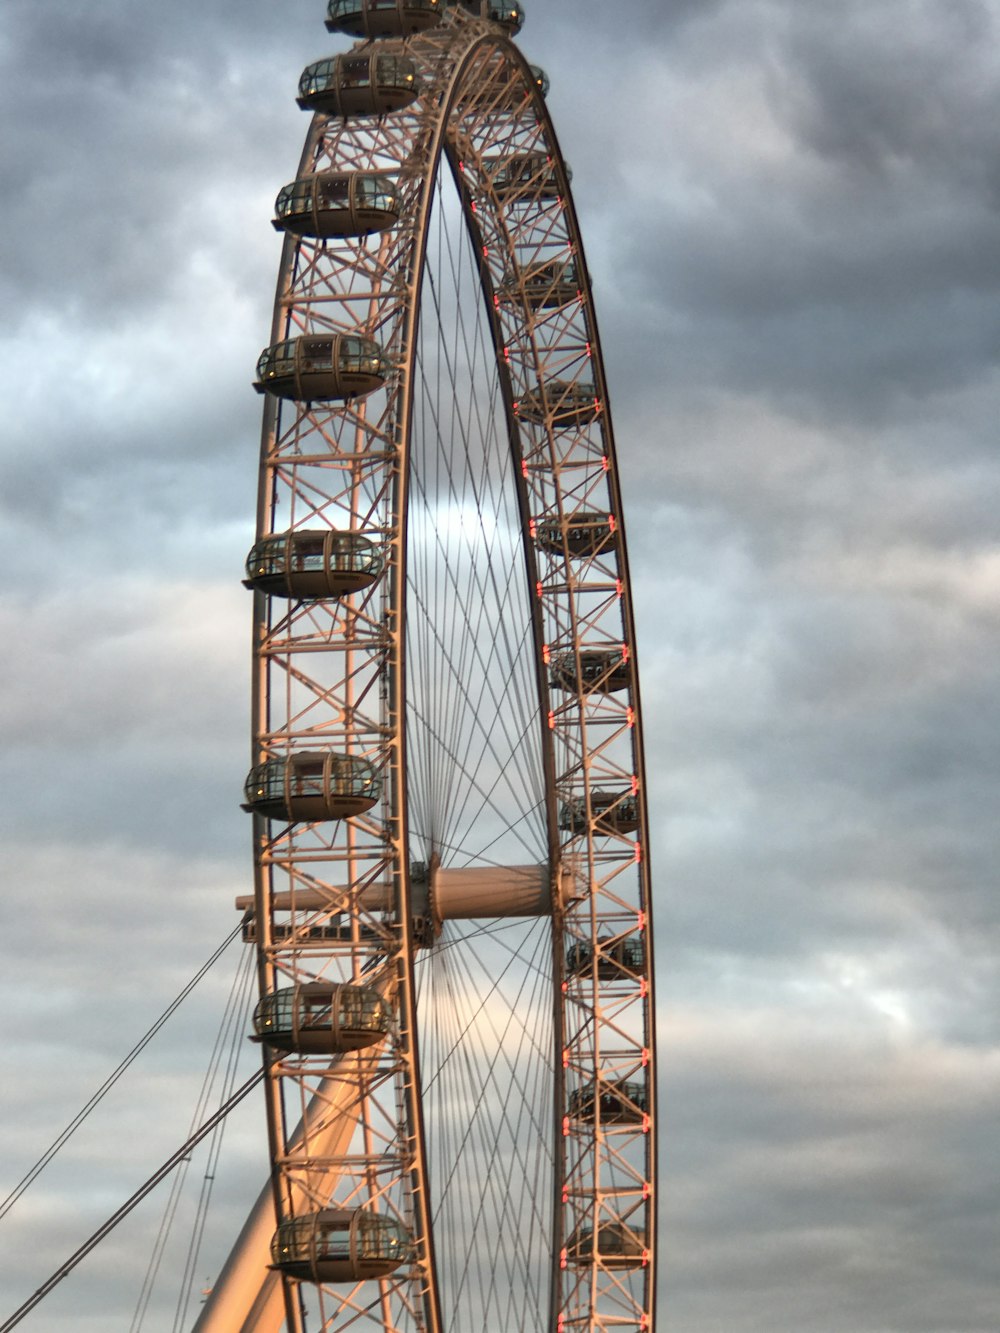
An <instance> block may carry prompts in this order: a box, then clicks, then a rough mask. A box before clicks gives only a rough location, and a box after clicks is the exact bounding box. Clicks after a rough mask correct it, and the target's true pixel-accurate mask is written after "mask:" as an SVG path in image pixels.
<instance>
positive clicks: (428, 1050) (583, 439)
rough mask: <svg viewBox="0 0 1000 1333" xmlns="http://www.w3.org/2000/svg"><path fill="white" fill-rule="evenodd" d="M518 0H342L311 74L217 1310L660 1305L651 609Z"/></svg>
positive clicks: (263, 623) (391, 1322)
mask: <svg viewBox="0 0 1000 1333" xmlns="http://www.w3.org/2000/svg"><path fill="white" fill-rule="evenodd" d="M522 21H523V11H522V8H521V6H520V5H519V4H515V3H487V2H486V0H482V2H481V0H469V3H464V2H463V3H458V4H456V3H446V2H445V0H329V4H328V12H327V19H326V27H327V29H328V30H329V31H331V32H334V33H338V34H344V35H347V36H348V37H352V38H355V39H357V40H356V42H355V44H354V45H353V46H352V47H351V48H350V49H349V50H347V51H345V52H343V53H341V54H338V55H334V56H331V57H329V58H325V59H320V60H317V61H316V62H315V63H313V64H310V65H309V66H308V67H307V68H306V69H305V71H304V72H303V74H302V76H301V79H300V83H299V98H298V100H299V104H300V106H302V107H303V108H304V109H307V110H309V111H311V112H313V117H312V121H311V125H310V129H309V131H308V134H307V138H306V143H305V148H304V151H303V154H302V159H301V163H300V166H299V169H298V173H297V175H296V178H295V179H294V180H293V181H292V182H291V183H289V184H287V185H286V186H285V187H284V188H283V189H281V191H280V193H279V195H278V199H277V204H276V216H275V219H274V225H275V227H276V228H278V229H279V230H280V231H281V232H282V233H283V234H284V243H283V253H282V260H281V268H280V273H279V279H278V287H277V295H276V300H275V306H274V320H273V325H272V330H271V335H270V340H269V343H268V345H267V346H266V348H265V349H264V351H263V352H262V354H261V357H260V360H259V362H258V366H257V380H256V388H257V389H258V390H259V391H260V393H261V394H262V396H263V402H264V424H263V436H262V451H261V462H260V485H259V504H258V533H257V540H256V542H255V544H254V547H253V549H252V551H251V553H250V556H249V558H248V562H247V578H246V582H247V584H248V586H249V587H251V588H252V589H253V595H254V608H255V610H254V650H253V651H254V658H253V662H254V670H253V741H252V750H253V752H252V767H251V771H250V774H249V776H248V778H247V782H246V794H245V806H246V808H247V809H248V810H249V811H250V812H251V814H252V816H253V828H254V847H255V866H256V875H255V891H254V894H253V895H252V896H250V895H248V896H247V897H246V898H245V899H242V900H240V903H239V906H240V907H241V909H242V910H243V912H244V932H243V933H244V937H245V939H246V940H247V941H248V942H251V943H253V944H254V946H255V948H256V951H257V959H258V975H259V987H260V998H259V1002H258V1004H257V1007H256V1011H255V1015H254V1029H255V1037H256V1038H257V1039H258V1040H259V1041H260V1043H261V1050H262V1055H263V1061H264V1066H265V1070H266V1079H265V1087H266V1090H267V1091H266V1107H267V1121H268V1134H269V1144H270V1154H271V1162H272V1176H271V1185H270V1187H269V1189H268V1191H267V1192H266V1194H265V1195H264V1196H263V1197H262V1200H261V1203H260V1205H259V1206H258V1209H257V1211H256V1213H255V1215H254V1216H253V1217H252V1218H251V1219H250V1221H249V1222H248V1224H247V1227H246V1229H245V1231H244V1234H243V1236H242V1237H241V1238H240V1241H239V1243H238V1244H237V1247H236V1249H235V1250H234V1252H233V1255H232V1256H231V1259H230V1261H229V1265H228V1267H227V1269H226V1271H225V1272H224V1273H223V1275H222V1276H221V1277H220V1279H219V1281H218V1282H217V1284H216V1286H215V1289H214V1292H213V1294H212V1296H211V1297H210V1299H209V1301H208V1304H207V1305H206V1306H205V1308H204V1311H203V1313H202V1316H201V1318H200V1319H199V1322H198V1324H197V1326H196V1327H197V1328H198V1329H199V1330H203V1331H205V1330H213V1329H215V1330H222V1329H225V1330H226V1331H227V1333H231V1330H233V1329H237V1328H239V1329H244V1330H251V1329H253V1330H262V1331H263V1330H278V1329H281V1328H282V1327H285V1328H287V1329H288V1330H289V1333H303V1331H304V1330H310V1333H312V1331H313V1330H319V1329H323V1330H340V1329H348V1328H350V1329H358V1330H364V1329H372V1328H374V1329H377V1330H383V1331H386V1330H400V1333H410V1331H411V1330H412V1331H416V1330H421V1331H424V1330H426V1333H443V1331H444V1330H451V1331H452V1333H460V1331H461V1333H466V1331H467V1330H470V1329H473V1328H489V1329H496V1330H501V1329H502V1330H508V1329H509V1330H513V1329H518V1330H532V1331H534V1330H541V1329H546V1330H548V1333H562V1331H563V1330H566V1331H568V1330H573V1329H581V1330H582V1329H588V1330H590V1329H611V1328H614V1329H616V1330H617V1329H626V1330H627V1329H635V1330H639V1329H650V1328H652V1326H653V1307H654V1299H655V1265H654V1257H655V1236H656V1200H655V1179H656V1177H655V1088H656V1083H655V1064H654V1041H653V1011H654V1010H653V988H652V978H653V970H652V951H651V922H650V883H649V864H648V856H647V845H648V837H647V825H646V814H645V784H644V777H643V756H642V737H641V725H640V716H639V699H638V681H637V675H636V661H635V634H634V625H633V616H632V605H631V599H630V590H629V580H628V569H627V563H626V554H625V545H624V533H623V528H622V519H621V503H620V495H619V486H618V474H617V466H616V460H615V454H614V447H613V441H612V432H611V420H610V414H609V408H608V396H607V388H606V384H605V378H604V371H603V367H602V363H601V356H600V349H599V344H598V336H597V326H596V321H595V316H594V310H593V305H592V302H591V297H590V287H589V278H588V275H587V269H586V265H585V262H584V255H583V248H582V244H581V239H580V233H579V228H578V224H577V219H576V215H575V212H574V208H573V204H572V200H571V196H570V188H569V182H570V172H569V169H568V168H567V166H566V165H565V163H564V162H563V159H562V157H561V154H560V151H559V147H558V144H557V141H556V137H555V133H554V130H553V128H552V124H551V121H550V118H549V115H548V112H547V110H546V103H545V93H546V88H547V81H546V78H545V75H544V73H543V72H542V71H541V70H540V69H538V68H537V67H536V66H532V65H529V64H528V62H527V61H526V60H525V58H524V56H523V55H522V54H521V53H520V51H519V50H518V49H517V47H516V46H515V45H514V44H513V41H512V38H513V36H514V34H516V33H517V32H518V30H519V29H520V27H521V24H522Z"/></svg>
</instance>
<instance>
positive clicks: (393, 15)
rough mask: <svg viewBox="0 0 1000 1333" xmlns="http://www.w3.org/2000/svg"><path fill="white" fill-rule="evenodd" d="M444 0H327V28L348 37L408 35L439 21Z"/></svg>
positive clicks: (432, 25) (328, 30) (430, 26)
mask: <svg viewBox="0 0 1000 1333" xmlns="http://www.w3.org/2000/svg"><path fill="white" fill-rule="evenodd" d="M444 8H445V6H444V3H443V0H330V3H329V4H328V5H327V10H326V30H327V32H346V33H347V35H348V36H349V37H408V36H409V35H410V33H411V32H423V30H424V29H425V28H432V27H434V25H435V24H436V23H440V22H441V15H442V13H443V12H444Z"/></svg>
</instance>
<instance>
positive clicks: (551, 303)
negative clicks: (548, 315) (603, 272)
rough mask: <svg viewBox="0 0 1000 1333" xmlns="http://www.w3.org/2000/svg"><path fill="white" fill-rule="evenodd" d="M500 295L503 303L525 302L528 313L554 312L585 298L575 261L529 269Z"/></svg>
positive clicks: (502, 287) (505, 284)
mask: <svg viewBox="0 0 1000 1333" xmlns="http://www.w3.org/2000/svg"><path fill="white" fill-rule="evenodd" d="M497 295H498V296H499V297H500V299H501V301H507V302H513V301H523V302H524V304H525V305H526V306H527V307H528V309H529V310H552V309H554V308H556V307H558V306H564V305H569V303H570V302H571V301H579V300H580V298H581V297H582V296H583V291H582V289H581V287H580V281H579V278H578V276H577V269H576V260H575V259H566V260H561V261H560V260H552V261H550V262H549V263H547V264H539V266H538V267H537V268H533V269H529V270H528V271H527V272H526V273H524V274H522V275H521V276H520V277H514V278H508V279H507V280H506V281H505V282H503V283H501V285H500V287H499V288H498V291H497Z"/></svg>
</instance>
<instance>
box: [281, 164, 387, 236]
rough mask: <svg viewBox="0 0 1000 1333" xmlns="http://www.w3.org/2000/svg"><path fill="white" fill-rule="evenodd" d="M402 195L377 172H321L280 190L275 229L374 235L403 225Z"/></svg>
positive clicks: (308, 233)
mask: <svg viewBox="0 0 1000 1333" xmlns="http://www.w3.org/2000/svg"><path fill="white" fill-rule="evenodd" d="M400 209H401V202H400V196H399V191H398V190H397V189H396V187H395V185H394V184H393V182H392V181H391V180H390V179H389V177H388V176H380V175H377V174H376V173H375V172H372V171H348V172H343V171H320V172H317V173H316V174H315V175H313V176H301V177H300V178H299V179H298V180H295V181H292V183H291V184H290V185H286V186H284V187H283V188H282V190H281V191H280V192H279V194H278V197H277V199H276V200H275V201H274V212H275V217H274V220H273V222H272V224H271V225H272V226H273V227H274V228H275V229H276V230H277V231H290V232H292V233H293V235H295V236H319V237H328V236H368V235H370V234H371V233H372V232H377V231H386V230H388V228H389V227H394V226H395V225H396V223H397V222H398V221H399V213H400Z"/></svg>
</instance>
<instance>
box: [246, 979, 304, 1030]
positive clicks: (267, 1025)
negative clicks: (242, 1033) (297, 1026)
mask: <svg viewBox="0 0 1000 1333" xmlns="http://www.w3.org/2000/svg"><path fill="white" fill-rule="evenodd" d="M294 1019H295V991H294V989H292V990H279V991H275V992H274V994H273V995H265V996H264V998H263V999H262V1000H261V1001H260V1002H259V1003H258V1005H257V1007H256V1009H255V1010H254V1015H253V1026H254V1031H255V1032H256V1033H257V1035H258V1037H266V1036H267V1034H268V1033H269V1032H291V1030H292V1024H293V1022H294Z"/></svg>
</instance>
